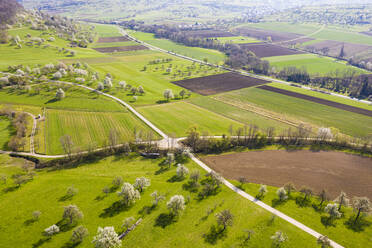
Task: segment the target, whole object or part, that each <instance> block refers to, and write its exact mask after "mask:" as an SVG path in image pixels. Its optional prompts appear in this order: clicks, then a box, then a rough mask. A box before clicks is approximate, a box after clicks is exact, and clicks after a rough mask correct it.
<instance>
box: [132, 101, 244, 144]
mask: <svg viewBox="0 0 372 248" xmlns="http://www.w3.org/2000/svg"><path fill="white" fill-rule="evenodd" d="M138 111H139V112H141V113H142V114H143V115H144V116H145V117H146V118H148V119H149V120H150V121H151V122H152V123H154V124H155V125H156V126H157V127H158V128H160V129H161V130H163V131H164V132H166V133H168V134H174V135H176V136H177V137H184V136H186V133H187V131H188V130H189V128H190V127H193V126H196V127H198V129H199V131H201V133H203V132H208V133H209V134H211V135H212V134H213V135H223V134H227V133H228V130H229V127H230V125H232V126H233V127H235V128H238V127H242V126H243V125H242V124H241V123H239V122H237V121H234V120H231V119H228V118H226V117H224V116H221V115H218V114H216V113H213V112H211V111H209V110H206V109H203V108H200V107H197V106H195V105H192V104H189V103H186V102H178V103H171V104H163V105H157V106H149V107H142V108H138Z"/></svg>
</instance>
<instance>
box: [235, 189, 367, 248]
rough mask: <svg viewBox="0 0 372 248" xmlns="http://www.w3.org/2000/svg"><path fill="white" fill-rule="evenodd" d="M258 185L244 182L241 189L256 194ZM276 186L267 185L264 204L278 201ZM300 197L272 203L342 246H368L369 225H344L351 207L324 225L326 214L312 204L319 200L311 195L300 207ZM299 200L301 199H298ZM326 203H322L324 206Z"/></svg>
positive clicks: (271, 204)
mask: <svg viewBox="0 0 372 248" xmlns="http://www.w3.org/2000/svg"><path fill="white" fill-rule="evenodd" d="M234 184H235V185H240V184H239V183H238V182H234ZM259 187H260V186H259V185H257V184H252V183H250V184H246V185H244V186H243V189H244V190H245V191H246V192H247V193H249V194H251V195H254V196H255V195H257V194H258V189H259ZM277 189H278V188H276V187H270V186H269V187H268V191H269V192H268V194H267V195H266V196H265V197H264V198H263V199H262V200H263V202H265V203H266V204H268V205H270V206H273V203H277V202H278V197H277V195H276V191H277ZM297 197H298V198H300V199H302V198H303V197H302V196H301V194H299V193H294V194H293V195H292V196H291V199H289V200H287V201H284V202H283V203H279V204H278V205H274V206H275V208H276V209H278V210H279V211H281V212H283V213H285V214H287V215H289V216H290V217H292V218H294V219H296V220H297V221H300V222H301V223H303V224H305V225H307V226H308V227H310V228H312V229H314V230H316V231H318V232H320V233H321V234H323V235H327V236H328V237H329V238H331V239H332V240H334V241H336V242H338V243H339V244H340V245H342V246H344V247H360V248H363V247H368V246H369V245H370V244H371V237H370V235H369V234H370V233H371V231H372V227H371V226H366V227H364V230H363V231H354V230H352V229H351V228H349V227H348V226H347V225H345V222H346V221H348V220H349V218H350V217H355V214H354V213H353V210H352V209H351V208H347V209H346V208H343V211H344V216H343V217H342V218H341V219H337V220H335V221H334V226H325V225H324V224H323V223H322V222H321V218H322V217H323V218H324V217H327V216H328V214H326V213H324V211H322V212H319V211H317V210H315V208H314V207H313V206H312V204H314V205H315V206H319V203H320V202H319V201H318V200H317V199H316V198H315V197H313V198H312V199H311V202H309V204H308V206H304V207H300V206H299V205H297V203H296V198H297ZM300 201H301V200H300ZM325 205H326V203H325V204H324V205H323V206H325ZM367 221H368V222H369V223H371V221H372V218H371V217H368V219H367Z"/></svg>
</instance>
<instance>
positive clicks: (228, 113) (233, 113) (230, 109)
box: [189, 97, 291, 133]
mask: <svg viewBox="0 0 372 248" xmlns="http://www.w3.org/2000/svg"><path fill="white" fill-rule="evenodd" d="M189 102H190V103H192V104H195V105H197V106H199V107H201V108H204V109H207V110H209V111H212V112H214V113H217V114H219V115H222V116H225V117H227V118H230V119H233V120H235V121H238V122H240V123H243V124H245V125H247V126H249V125H256V126H257V127H258V128H259V129H260V130H261V131H262V132H266V130H267V129H268V128H272V127H273V128H275V131H276V133H279V132H281V131H283V130H285V129H288V128H289V127H291V126H290V125H287V124H285V123H282V122H280V121H276V120H273V119H270V118H267V117H264V116H262V115H259V114H256V113H254V112H251V111H249V110H246V109H242V108H239V107H236V106H233V105H229V104H226V103H224V102H221V101H217V100H215V99H213V98H210V97H195V98H192V99H191V100H190V101H189Z"/></svg>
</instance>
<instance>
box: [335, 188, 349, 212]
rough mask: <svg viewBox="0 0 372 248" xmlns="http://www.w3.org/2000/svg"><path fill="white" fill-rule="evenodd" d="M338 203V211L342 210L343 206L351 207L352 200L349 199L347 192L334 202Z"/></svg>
mask: <svg viewBox="0 0 372 248" xmlns="http://www.w3.org/2000/svg"><path fill="white" fill-rule="evenodd" d="M334 201H335V202H337V203H338V211H340V210H341V207H342V206H345V207H347V206H349V203H350V200H349V198H347V195H346V193H345V192H343V191H341V193H340V195H339V196H338V197H337V198H336V199H335V200H334Z"/></svg>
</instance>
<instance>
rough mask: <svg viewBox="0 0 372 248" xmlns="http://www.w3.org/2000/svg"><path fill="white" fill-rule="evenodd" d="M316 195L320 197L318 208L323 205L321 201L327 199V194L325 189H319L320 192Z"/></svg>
mask: <svg viewBox="0 0 372 248" xmlns="http://www.w3.org/2000/svg"><path fill="white" fill-rule="evenodd" d="M318 197H319V199H320V204H319V207H320V208H321V207H322V206H323V203H324V202H325V201H329V195H328V193H327V191H325V190H324V189H323V190H322V191H320V193H319V194H318Z"/></svg>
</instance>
